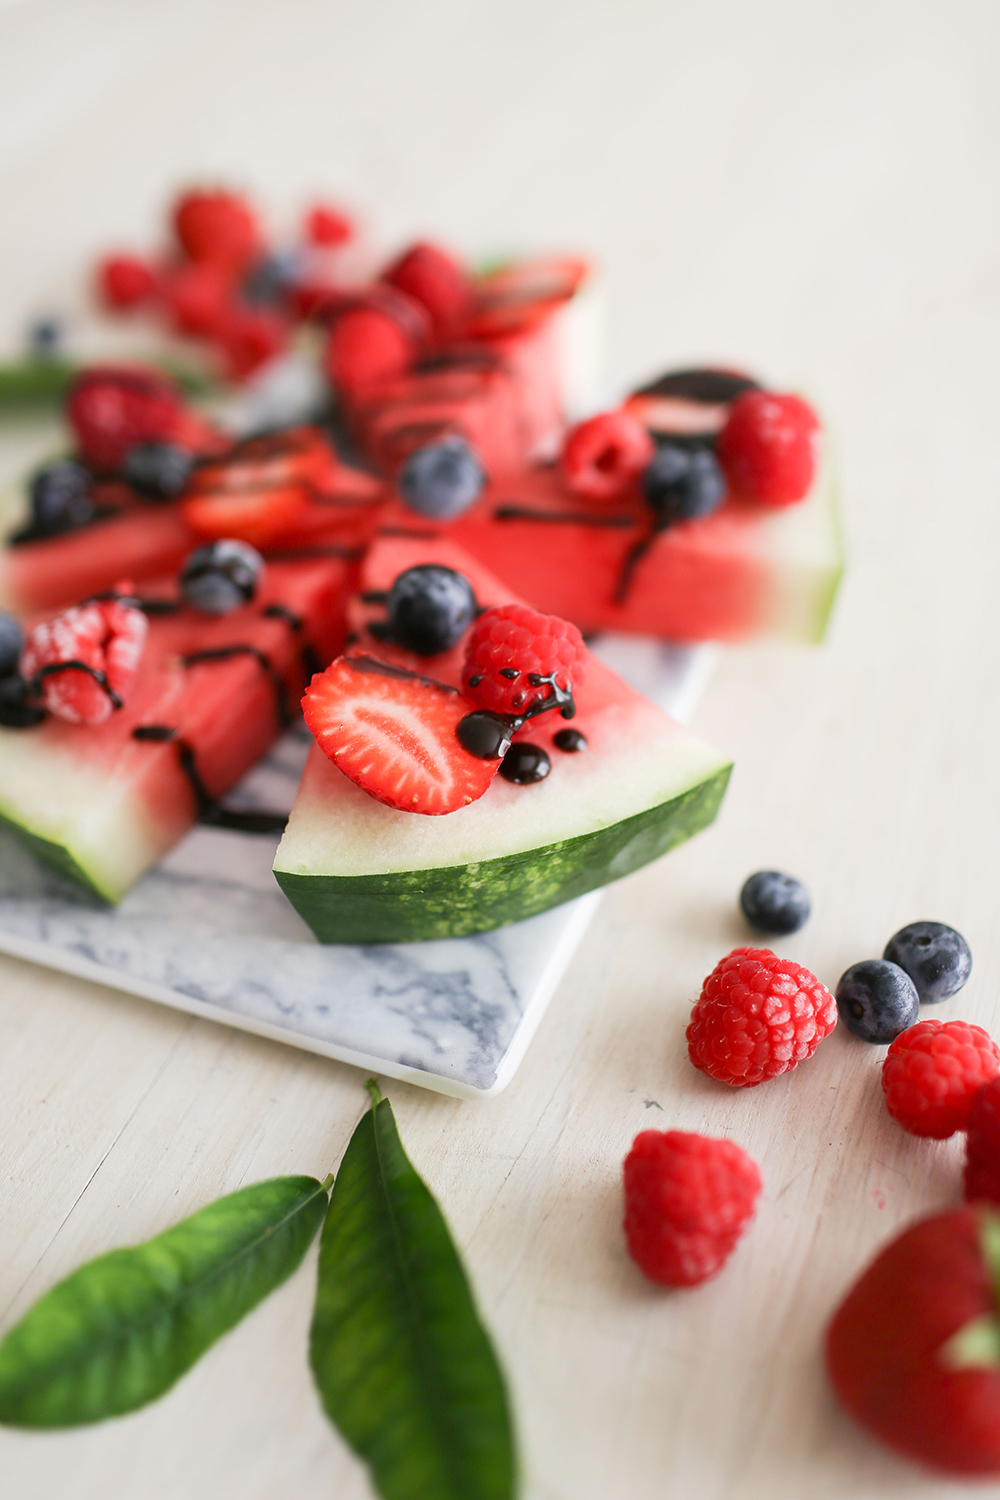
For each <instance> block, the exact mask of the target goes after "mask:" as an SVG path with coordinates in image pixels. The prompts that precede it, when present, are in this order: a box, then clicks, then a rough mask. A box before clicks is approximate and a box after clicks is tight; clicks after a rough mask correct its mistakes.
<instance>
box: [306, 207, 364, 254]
mask: <svg viewBox="0 0 1000 1500" xmlns="http://www.w3.org/2000/svg"><path fill="white" fill-rule="evenodd" d="M303 228H304V232H305V237H306V239H307V240H308V241H309V243H310V245H331V246H332V245H346V244H347V242H348V241H349V240H353V238H354V235H355V229H354V224H353V222H352V221H351V219H350V218H349V217H348V215H347V214H345V213H342V212H341V210H340V209H339V208H333V207H332V206H331V205H330V204H328V203H317V204H315V205H314V206H313V207H312V208H311V209H310V210H309V212H308V213H307V214H306V218H305V224H304V226H303Z"/></svg>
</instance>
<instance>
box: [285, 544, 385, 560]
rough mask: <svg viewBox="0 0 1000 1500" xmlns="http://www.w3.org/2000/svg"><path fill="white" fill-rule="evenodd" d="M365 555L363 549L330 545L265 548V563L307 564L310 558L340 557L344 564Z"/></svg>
mask: <svg viewBox="0 0 1000 1500" xmlns="http://www.w3.org/2000/svg"><path fill="white" fill-rule="evenodd" d="M364 555H365V549H364V547H344V546H336V545H334V544H332V543H331V544H330V546H317V547H278V548H275V549H270V548H265V550H264V560H265V561H266V562H308V560H309V558H311V557H340V558H343V560H344V561H345V562H360V561H361V559H362V558H363V557H364Z"/></svg>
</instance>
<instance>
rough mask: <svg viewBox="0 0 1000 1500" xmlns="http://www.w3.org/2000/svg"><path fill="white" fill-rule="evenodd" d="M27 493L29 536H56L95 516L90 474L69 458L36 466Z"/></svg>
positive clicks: (84, 523) (83, 524)
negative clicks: (28, 502)
mask: <svg viewBox="0 0 1000 1500" xmlns="http://www.w3.org/2000/svg"><path fill="white" fill-rule="evenodd" d="M29 494H30V496H31V524H30V526H29V528H28V535H30V536H33V537H36V536H37V537H42V536H58V535H59V533H60V532H62V531H72V530H73V528H74V527H76V526H86V524H87V522H88V521H92V520H93V519H94V502H93V501H92V500H91V498H90V475H89V473H88V472H87V470H86V469H85V468H84V467H83V465H82V464H78V463H76V461H75V460H74V459H72V458H64V459H59V460H58V461H57V462H56V463H52V464H46V465H45V467H44V468H43V469H39V470H38V472H37V474H35V475H34V477H33V478H32V481H31V487H30V490H29Z"/></svg>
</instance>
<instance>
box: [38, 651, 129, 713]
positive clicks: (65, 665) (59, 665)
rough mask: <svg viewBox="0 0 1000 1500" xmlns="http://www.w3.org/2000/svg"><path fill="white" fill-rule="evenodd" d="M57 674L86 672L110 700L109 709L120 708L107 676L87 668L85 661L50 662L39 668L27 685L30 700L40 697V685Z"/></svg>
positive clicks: (97, 668)
mask: <svg viewBox="0 0 1000 1500" xmlns="http://www.w3.org/2000/svg"><path fill="white" fill-rule="evenodd" d="M58 672H86V673H87V676H88V677H92V678H93V679H94V681H95V682H96V683H97V686H98V687H99V688H102V689H103V690H104V692H105V693H107V695H108V698H109V699H110V700H111V707H112V708H121V706H122V700H121V699H120V698H119V696H118V694H117V693H116V692H115V690H114V688H113V687H112V686H111V684H110V683H109V682H108V679H107V675H106V674H105V673H104V672H102V671H101V669H100V667H91V666H88V664H87V663H86V662H85V661H75V660H74V661H50V662H49V663H48V664H47V665H46V666H44V667H39V669H38V671H37V672H36V673H35V675H34V677H32V679H31V681H30V682H29V683H28V695H29V696H30V697H32V698H38V697H40V696H41V691H42V683H43V682H44V681H45V679H46V677H54V676H55V675H56V674H57V673H58Z"/></svg>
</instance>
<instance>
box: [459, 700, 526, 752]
mask: <svg viewBox="0 0 1000 1500" xmlns="http://www.w3.org/2000/svg"><path fill="white" fill-rule="evenodd" d="M511 733H512V730H511V727H510V723H509V722H508V720H507V719H504V718H502V717H501V716H500V714H491V713H489V712H488V711H487V710H485V709H483V710H477V711H476V712H475V713H471V714H466V715H465V718H464V719H459V721H458V724H457V725H456V728H455V734H456V736H457V738H458V743H459V744H460V745H461V747H462V749H463V750H467V751H468V752H469V754H470V755H474V756H475V757H476V759H477V760H499V759H500V757H501V756H503V755H506V754H508V753H509V752H510V748H511V746H510V737H511Z"/></svg>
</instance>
